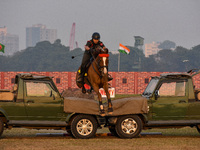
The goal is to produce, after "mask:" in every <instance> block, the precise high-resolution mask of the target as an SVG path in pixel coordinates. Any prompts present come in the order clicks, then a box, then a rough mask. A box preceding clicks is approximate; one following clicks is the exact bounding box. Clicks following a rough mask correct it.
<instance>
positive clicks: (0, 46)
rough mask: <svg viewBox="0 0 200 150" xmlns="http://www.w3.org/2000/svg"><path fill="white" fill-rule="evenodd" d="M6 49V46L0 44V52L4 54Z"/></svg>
mask: <svg viewBox="0 0 200 150" xmlns="http://www.w3.org/2000/svg"><path fill="white" fill-rule="evenodd" d="M4 47H5V46H4V45H3V44H1V43H0V52H3V53H4Z"/></svg>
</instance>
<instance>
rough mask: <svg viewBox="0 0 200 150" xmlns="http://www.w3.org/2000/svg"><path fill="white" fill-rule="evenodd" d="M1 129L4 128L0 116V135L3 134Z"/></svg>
mask: <svg viewBox="0 0 200 150" xmlns="http://www.w3.org/2000/svg"><path fill="white" fill-rule="evenodd" d="M3 130H4V123H3V121H2V119H1V118H0V136H1V135H2V134H3Z"/></svg>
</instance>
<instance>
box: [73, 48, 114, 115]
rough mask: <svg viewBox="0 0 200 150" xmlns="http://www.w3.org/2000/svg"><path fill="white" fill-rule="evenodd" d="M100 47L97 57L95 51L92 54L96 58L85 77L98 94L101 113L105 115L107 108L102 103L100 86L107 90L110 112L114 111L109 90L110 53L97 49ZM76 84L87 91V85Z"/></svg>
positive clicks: (85, 81) (86, 81)
mask: <svg viewBox="0 0 200 150" xmlns="http://www.w3.org/2000/svg"><path fill="white" fill-rule="evenodd" d="M99 49H100V54H99V55H98V56H97V57H96V58H95V56H94V53H93V54H92V56H93V59H94V60H93V62H92V63H91V65H90V66H89V68H88V71H87V76H86V77H84V83H86V84H88V85H90V86H91V89H93V90H94V91H95V92H96V94H97V95H98V100H99V110H100V115H101V116H105V110H104V106H103V104H102V98H101V94H100V93H99V89H100V88H103V89H104V90H105V92H106V96H107V101H108V114H109V115H111V114H112V113H113V108H112V103H111V98H110V94H109V92H108V87H109V86H108V63H109V59H108V58H109V54H108V51H105V50H103V49H102V48H100V47H98V48H97V51H99ZM79 70H80V68H79ZM79 70H78V71H77V74H76V80H77V78H78V75H79ZM76 84H77V86H78V87H79V88H82V91H84V92H86V90H85V87H84V85H83V84H82V83H79V82H76Z"/></svg>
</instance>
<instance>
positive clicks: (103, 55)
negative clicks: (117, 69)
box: [91, 53, 109, 78]
mask: <svg viewBox="0 0 200 150" xmlns="http://www.w3.org/2000/svg"><path fill="white" fill-rule="evenodd" d="M91 54H92V53H91ZM97 57H98V56H97ZM99 57H109V54H99ZM92 58H93V59H94V62H95V64H96V65H97V68H98V70H99V72H101V70H100V69H101V68H104V67H106V69H107V70H108V66H100V65H99V62H100V61H99V62H97V61H96V59H95V57H94V55H93V54H92ZM92 68H93V69H94V71H95V72H96V73H97V74H98V75H99V77H100V78H102V75H101V74H99V73H98V72H97V71H96V70H95V68H94V66H93V63H92Z"/></svg>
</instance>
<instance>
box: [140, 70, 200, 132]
mask: <svg viewBox="0 0 200 150" xmlns="http://www.w3.org/2000/svg"><path fill="white" fill-rule="evenodd" d="M198 73H199V72H197V73H195V74H193V75H191V74H188V73H167V74H161V76H160V77H152V79H151V81H150V83H149V84H148V86H147V87H146V89H145V91H144V93H143V94H142V96H143V97H146V98H147V99H148V106H149V112H148V115H147V122H146V124H145V125H144V127H145V128H154V127H166V128H168V127H174V128H178V127H184V126H190V127H197V130H198V131H200V90H198V89H195V87H194V85H193V80H192V77H193V76H194V75H196V74H198Z"/></svg>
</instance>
